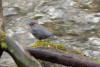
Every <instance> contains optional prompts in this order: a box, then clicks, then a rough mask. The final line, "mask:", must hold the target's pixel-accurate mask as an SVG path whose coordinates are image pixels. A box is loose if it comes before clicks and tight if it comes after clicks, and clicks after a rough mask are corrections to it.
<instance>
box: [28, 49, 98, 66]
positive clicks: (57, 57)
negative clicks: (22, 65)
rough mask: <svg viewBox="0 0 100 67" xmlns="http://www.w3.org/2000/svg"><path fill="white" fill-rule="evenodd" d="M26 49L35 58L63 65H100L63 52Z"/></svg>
mask: <svg viewBox="0 0 100 67" xmlns="http://www.w3.org/2000/svg"><path fill="white" fill-rule="evenodd" d="M26 50H27V51H28V52H29V53H30V54H31V55H32V56H34V57H35V58H37V59H40V60H45V61H49V62H52V63H58V64H62V65H65V66H72V67H100V64H98V63H94V62H90V61H88V60H87V61H85V60H80V59H75V58H73V57H71V56H66V55H63V54H59V53H56V52H50V51H48V50H44V49H38V48H26Z"/></svg>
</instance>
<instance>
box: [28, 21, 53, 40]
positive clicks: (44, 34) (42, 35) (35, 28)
mask: <svg viewBox="0 0 100 67" xmlns="http://www.w3.org/2000/svg"><path fill="white" fill-rule="evenodd" d="M29 25H30V27H31V32H32V34H33V35H34V36H35V37H36V38H37V39H39V40H42V39H46V38H49V37H51V36H53V34H52V33H51V32H49V31H48V30H47V29H46V28H45V27H44V26H42V25H40V24H38V23H35V22H31V23H29Z"/></svg>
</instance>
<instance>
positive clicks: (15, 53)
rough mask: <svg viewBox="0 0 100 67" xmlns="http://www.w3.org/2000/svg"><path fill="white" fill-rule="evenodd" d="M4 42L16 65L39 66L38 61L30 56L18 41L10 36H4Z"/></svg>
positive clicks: (22, 66) (23, 66)
mask: <svg viewBox="0 0 100 67" xmlns="http://www.w3.org/2000/svg"><path fill="white" fill-rule="evenodd" d="M5 42H6V43H7V46H8V47H7V49H6V51H7V52H8V53H9V54H10V55H11V56H12V57H13V59H14V61H15V62H16V64H17V65H18V67H41V65H40V64H39V62H38V61H37V60H36V59H35V58H33V57H32V56H30V55H29V54H28V53H27V51H25V50H24V49H23V47H22V46H21V45H19V44H18V42H16V41H14V40H13V39H12V38H10V37H6V38H5Z"/></svg>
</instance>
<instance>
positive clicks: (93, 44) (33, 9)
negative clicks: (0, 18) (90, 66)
mask: <svg viewBox="0 0 100 67" xmlns="http://www.w3.org/2000/svg"><path fill="white" fill-rule="evenodd" d="M99 3H100V0H30V1H28V0H7V1H6V0H3V8H4V16H5V18H6V19H7V22H8V23H7V26H6V32H7V33H8V34H9V36H12V37H13V38H14V39H15V40H16V41H18V42H19V43H20V44H23V45H24V46H29V45H31V44H33V43H34V42H36V39H35V37H34V36H32V34H31V33H30V32H29V26H28V25H27V24H26V23H27V21H35V22H37V23H39V24H43V25H44V26H45V27H47V28H48V29H49V31H51V32H52V33H54V34H55V35H56V36H57V37H58V38H57V39H56V40H55V41H54V42H56V43H62V44H65V45H66V47H68V48H69V49H70V48H71V49H76V50H79V51H83V52H84V53H85V55H86V56H89V57H93V58H94V59H96V60H98V61H100V49H99V48H100V9H99V8H100V4H99ZM26 37H27V38H26ZM9 60H10V59H9ZM9 60H8V61H9ZM5 61H7V60H5ZM5 61H1V63H0V64H2V63H3V62H5Z"/></svg>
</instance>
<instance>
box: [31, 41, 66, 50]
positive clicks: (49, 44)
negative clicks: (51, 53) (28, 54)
mask: <svg viewBox="0 0 100 67" xmlns="http://www.w3.org/2000/svg"><path fill="white" fill-rule="evenodd" d="M32 47H33V48H38V47H50V48H54V49H59V50H63V51H67V48H66V46H65V45H63V44H57V43H53V42H46V41H37V42H36V43H35V44H34V45H33V46H32Z"/></svg>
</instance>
